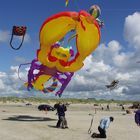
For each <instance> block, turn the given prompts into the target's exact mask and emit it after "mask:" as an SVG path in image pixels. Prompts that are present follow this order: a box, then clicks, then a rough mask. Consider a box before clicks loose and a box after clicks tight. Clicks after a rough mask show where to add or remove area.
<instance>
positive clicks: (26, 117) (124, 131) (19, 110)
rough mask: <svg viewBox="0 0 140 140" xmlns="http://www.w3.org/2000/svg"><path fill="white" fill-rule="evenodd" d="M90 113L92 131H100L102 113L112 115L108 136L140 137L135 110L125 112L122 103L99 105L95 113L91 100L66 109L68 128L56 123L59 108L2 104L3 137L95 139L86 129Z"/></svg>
mask: <svg viewBox="0 0 140 140" xmlns="http://www.w3.org/2000/svg"><path fill="white" fill-rule="evenodd" d="M98 108H99V107H98ZM90 113H91V114H93V115H94V120H93V126H92V132H98V130H97V128H98V124H99V121H100V119H101V118H102V117H104V116H113V117H114V122H113V123H111V124H110V127H109V128H108V130H107V138H106V139H107V140H140V128H139V127H138V126H137V125H136V124H135V122H134V113H132V114H125V111H121V109H120V108H119V107H116V108H115V107H112V109H111V110H110V111H106V110H103V111H102V110H100V109H97V112H96V114H95V110H94V107H93V105H91V104H71V105H70V106H69V107H68V111H67V112H66V118H67V121H68V126H69V129H61V128H56V127H55V126H56V123H57V115H56V111H50V112H48V113H47V114H46V113H45V112H43V111H38V109H37V105H31V106H26V105H25V104H23V103H22V104H8V103H7V104H0V140H61V139H63V140H92V139H93V138H91V137H90V134H88V132H87V131H88V129H89V126H90V122H91V118H92V117H91V116H90V115H89V114H90ZM96 139H97V138H96ZM98 139H99V138H98Z"/></svg>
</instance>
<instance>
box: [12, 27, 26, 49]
mask: <svg viewBox="0 0 140 140" xmlns="http://www.w3.org/2000/svg"><path fill="white" fill-rule="evenodd" d="M26 29H27V27H25V26H13V29H12V36H11V40H10V46H11V48H12V49H14V50H19V49H20V48H21V46H22V44H23V41H24V36H25V33H26ZM14 35H15V36H22V40H21V43H20V44H19V46H18V47H17V48H15V47H14V46H13V45H12V41H13V38H14Z"/></svg>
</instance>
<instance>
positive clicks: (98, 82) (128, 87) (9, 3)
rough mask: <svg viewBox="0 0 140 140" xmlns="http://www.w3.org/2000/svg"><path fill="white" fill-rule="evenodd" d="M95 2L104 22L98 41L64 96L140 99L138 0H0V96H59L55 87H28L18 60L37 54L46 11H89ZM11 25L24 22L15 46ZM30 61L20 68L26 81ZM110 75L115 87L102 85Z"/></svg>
mask: <svg viewBox="0 0 140 140" xmlns="http://www.w3.org/2000/svg"><path fill="white" fill-rule="evenodd" d="M94 4H96V5H99V7H100V8H101V16H100V17H99V18H100V20H102V21H103V22H104V26H103V28H101V41H100V44H99V46H98V48H97V49H96V50H95V51H94V52H93V53H92V54H91V55H90V56H88V57H87V58H86V60H85V61H84V67H83V68H82V69H81V70H79V71H78V72H76V73H75V75H74V76H73V79H72V80H71V82H70V84H69V85H68V87H67V88H66V90H65V92H64V93H63V97H64V98H65V97H69V98H79V97H80V98H97V99H101V98H104V99H119V100H140V76H139V75H140V63H136V62H137V61H140V55H139V54H140V1H139V0H133V1H130V0H69V5H68V7H65V0H24V1H23V0H0V53H1V54H0V96H9V95H10V96H20V97H22V96H26V97H30V96H40V97H44V98H49V97H54V98H57V97H55V95H54V93H50V94H48V95H44V94H43V93H42V92H38V91H34V90H33V91H30V92H29V91H27V90H26V88H25V87H24V82H23V81H21V80H20V79H19V78H18V74H17V69H18V66H19V65H20V64H21V63H27V62H31V61H32V60H33V59H34V58H36V50H37V49H39V30H40V27H41V25H42V24H43V22H44V21H45V20H46V19H47V18H48V17H49V16H51V15H54V14H56V13H58V12H62V11H76V12H79V11H80V10H86V11H88V9H89V7H90V6H92V5H94ZM14 25H17V26H18V25H19V26H20V25H22V26H27V33H26V36H25V40H24V43H23V45H22V47H21V49H20V50H18V51H15V50H13V49H12V48H10V45H9V41H10V37H11V33H12V32H11V31H12V27H13V26H14ZM16 41H17V40H16ZM28 67H29V65H27V66H24V67H22V68H21V69H20V76H21V78H22V79H23V80H24V81H27V71H28ZM114 79H118V80H119V81H120V82H119V85H118V87H117V88H116V89H114V90H112V91H110V90H108V89H106V87H105V85H107V84H110V83H111V81H112V80H114ZM58 88H59V87H58Z"/></svg>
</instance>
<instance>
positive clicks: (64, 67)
mask: <svg viewBox="0 0 140 140" xmlns="http://www.w3.org/2000/svg"><path fill="white" fill-rule="evenodd" d="M93 8H94V9H93ZM95 9H96V10H95ZM94 12H96V13H97V12H99V9H98V7H96V8H95V7H91V8H90V10H89V13H88V12H86V11H83V10H82V11H80V12H79V13H78V12H61V13H57V14H55V15H53V16H51V17H49V18H48V19H47V20H46V21H45V22H44V23H43V25H42V27H41V29H40V49H39V50H38V51H37V59H35V60H33V61H32V64H31V67H30V70H29V72H28V82H27V83H26V84H27V88H28V90H30V89H31V88H35V89H37V90H40V91H43V92H44V93H46V89H45V87H44V84H45V82H47V81H48V80H50V79H53V80H57V81H58V82H60V83H61V84H62V86H61V88H60V89H59V90H58V91H57V92H56V95H59V96H61V94H62V93H63V91H64V89H65V88H66V87H67V85H68V83H69V82H70V80H71V78H72V76H73V75H74V72H76V71H78V70H80V69H81V68H82V67H83V65H84V63H83V61H84V60H85V58H86V57H87V56H89V55H90V54H91V53H92V52H93V51H94V50H95V49H96V48H97V47H98V45H99V42H100V27H101V25H100V24H99V22H98V21H97V17H98V16H99V14H100V13H98V14H94ZM71 31H75V33H76V34H75V35H74V37H75V40H76V48H77V51H74V50H73V49H72V48H71V47H66V48H64V47H63V46H61V45H60V43H59V42H60V41H61V40H63V39H64V37H65V35H66V34H67V33H69V32H71ZM72 38H73V37H72ZM75 52H76V53H75ZM35 70H38V73H37V74H34V72H35ZM47 93H48V92H47Z"/></svg>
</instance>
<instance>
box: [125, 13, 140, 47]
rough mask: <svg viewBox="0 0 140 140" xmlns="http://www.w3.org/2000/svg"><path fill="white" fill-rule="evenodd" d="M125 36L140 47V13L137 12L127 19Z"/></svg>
mask: <svg viewBox="0 0 140 140" xmlns="http://www.w3.org/2000/svg"><path fill="white" fill-rule="evenodd" d="M124 36H125V38H126V40H127V41H128V42H129V43H131V44H132V45H134V46H135V47H136V48H138V47H139V49H140V13H139V12H136V13H134V14H133V15H129V16H128V17H126V19H125V25H124Z"/></svg>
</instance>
